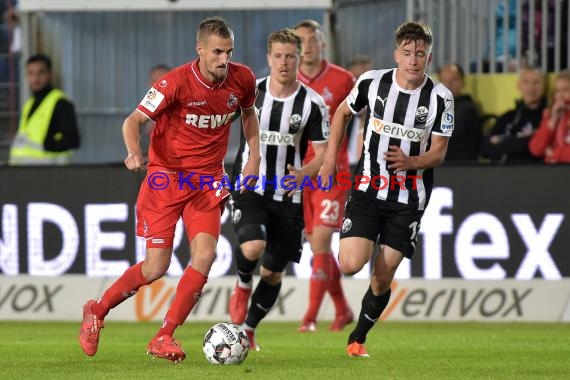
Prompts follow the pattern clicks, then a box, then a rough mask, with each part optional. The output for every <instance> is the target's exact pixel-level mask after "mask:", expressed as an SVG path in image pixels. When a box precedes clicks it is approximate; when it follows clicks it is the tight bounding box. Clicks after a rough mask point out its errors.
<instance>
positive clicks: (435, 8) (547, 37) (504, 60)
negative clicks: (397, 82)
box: [406, 0, 570, 73]
mask: <svg viewBox="0 0 570 380" xmlns="http://www.w3.org/2000/svg"><path fill="white" fill-rule="evenodd" d="M406 6H407V18H408V19H409V20H416V21H423V22H425V23H427V24H428V25H430V26H431V27H432V29H433V33H434V38H435V50H434V64H435V66H439V65H441V64H443V63H446V62H458V63H460V64H462V65H463V66H464V67H465V69H466V70H469V71H472V72H491V73H493V72H509V71H516V70H517V69H518V68H519V67H521V66H523V65H525V66H538V67H540V68H541V69H542V70H543V71H545V72H546V71H560V70H561V69H564V68H567V65H568V61H570V55H569V52H570V48H569V46H570V31H569V29H568V19H570V11H569V8H568V0H478V1H472V0H407V4H406ZM543 10H544V11H543ZM492 52H495V53H494V54H492Z"/></svg>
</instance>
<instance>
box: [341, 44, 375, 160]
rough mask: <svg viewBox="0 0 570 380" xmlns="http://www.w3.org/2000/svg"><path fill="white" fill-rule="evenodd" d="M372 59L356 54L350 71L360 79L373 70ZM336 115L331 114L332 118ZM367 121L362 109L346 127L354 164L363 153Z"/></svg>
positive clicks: (349, 154)
mask: <svg viewBox="0 0 570 380" xmlns="http://www.w3.org/2000/svg"><path fill="white" fill-rule="evenodd" d="M372 66H373V62H372V59H371V58H370V57H369V56H367V55H363V54H359V55H355V56H354V58H352V59H351V60H350V62H349V63H348V71H350V72H351V73H352V75H354V78H356V79H358V77H360V76H361V75H362V74H364V73H365V72H367V71H370V70H372ZM333 116H334V115H331V118H332V117H333ZM365 121H366V110H362V111H361V112H360V113H359V114H358V115H356V116H353V117H352V119H350V123H349V124H348V127H347V129H346V133H347V135H348V136H349V139H348V161H349V163H350V164H351V165H354V164H356V163H357V162H358V160H359V159H360V155H361V154H362V145H363V141H364V123H365Z"/></svg>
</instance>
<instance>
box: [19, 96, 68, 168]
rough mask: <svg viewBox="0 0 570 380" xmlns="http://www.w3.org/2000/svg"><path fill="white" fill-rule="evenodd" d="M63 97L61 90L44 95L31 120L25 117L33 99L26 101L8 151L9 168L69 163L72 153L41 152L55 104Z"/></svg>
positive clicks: (28, 113)
mask: <svg viewBox="0 0 570 380" xmlns="http://www.w3.org/2000/svg"><path fill="white" fill-rule="evenodd" d="M65 97H66V96H65V93H64V92H63V91H61V90H58V89H55V88H54V89H53V90H51V91H50V92H49V93H48V94H47V95H46V97H45V98H44V99H43V100H42V102H41V103H40V105H39V106H38V108H37V109H36V110H35V111H34V113H33V114H32V116H30V117H28V116H29V115H30V110H31V108H32V105H33V104H34V98H33V97H32V98H30V99H28V100H27V101H26V103H25V104H24V107H23V109H22V114H21V116H20V125H19V127H18V133H17V134H16V137H15V138H14V142H13V143H12V146H11V148H10V165H64V164H69V163H70V161H71V155H72V152H71V151H65V152H48V151H46V150H45V149H44V141H45V139H46V135H47V132H48V129H49V125H50V122H51V118H52V116H53V111H54V110H55V105H56V104H57V102H58V101H59V100H60V99H63V98H65Z"/></svg>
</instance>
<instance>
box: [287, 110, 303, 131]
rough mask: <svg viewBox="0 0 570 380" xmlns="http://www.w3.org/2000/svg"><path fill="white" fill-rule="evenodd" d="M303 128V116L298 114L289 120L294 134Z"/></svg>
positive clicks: (290, 128)
mask: <svg viewBox="0 0 570 380" xmlns="http://www.w3.org/2000/svg"><path fill="white" fill-rule="evenodd" d="M299 128H301V115H299V114H298V113H294V114H293V115H291V117H290V118H289V130H290V131H293V132H297V131H298V130H299Z"/></svg>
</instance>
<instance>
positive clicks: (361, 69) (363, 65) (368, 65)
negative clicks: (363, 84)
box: [348, 54, 372, 79]
mask: <svg viewBox="0 0 570 380" xmlns="http://www.w3.org/2000/svg"><path fill="white" fill-rule="evenodd" d="M369 70H372V59H371V58H370V57H369V56H367V55H364V54H358V55H355V56H354V58H352V59H351V60H350V62H349V63H348V71H350V72H351V73H352V75H354V77H355V78H356V79H358V77H359V76H360V75H362V74H364V73H365V72H367V71H369Z"/></svg>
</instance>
